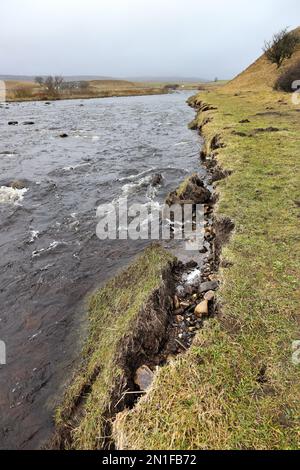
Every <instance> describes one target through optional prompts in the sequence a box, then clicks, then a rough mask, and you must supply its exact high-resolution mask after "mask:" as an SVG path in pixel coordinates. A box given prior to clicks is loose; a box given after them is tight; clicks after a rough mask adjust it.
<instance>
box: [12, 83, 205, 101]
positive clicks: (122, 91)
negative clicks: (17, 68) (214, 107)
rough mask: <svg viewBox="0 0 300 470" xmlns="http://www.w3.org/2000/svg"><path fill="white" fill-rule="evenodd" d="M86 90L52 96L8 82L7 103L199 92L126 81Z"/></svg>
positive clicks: (182, 86)
mask: <svg viewBox="0 0 300 470" xmlns="http://www.w3.org/2000/svg"><path fill="white" fill-rule="evenodd" d="M86 83H87V86H86V88H83V89H78V90H70V91H68V90H63V91H61V92H60V93H59V94H57V95H55V96H53V95H52V96H51V95H50V94H49V93H48V92H47V91H46V90H45V89H44V88H43V87H40V86H39V85H37V84H36V83H33V82H25V81H24V82H21V81H20V82H18V81H15V80H7V81H6V82H5V84H6V89H7V101H39V100H57V99H85V98H107V97H112V96H137V95H159V94H164V93H168V92H169V90H170V87H172V86H174V85H177V87H178V89H179V90H180V89H181V90H197V89H198V87H199V84H197V83H182V84H171V83H169V84H168V83H164V82H158V83H152V82H145V83H143V82H129V81H126V80H90V81H88V82H86Z"/></svg>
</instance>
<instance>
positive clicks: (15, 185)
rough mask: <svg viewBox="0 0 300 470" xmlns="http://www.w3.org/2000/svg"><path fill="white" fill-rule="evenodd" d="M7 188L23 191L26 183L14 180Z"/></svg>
mask: <svg viewBox="0 0 300 470" xmlns="http://www.w3.org/2000/svg"><path fill="white" fill-rule="evenodd" d="M8 186H9V187H10V188H13V189H24V188H26V183H25V182H24V181H20V180H14V181H10V183H9V184H8Z"/></svg>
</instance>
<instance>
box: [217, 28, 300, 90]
mask: <svg viewBox="0 0 300 470" xmlns="http://www.w3.org/2000/svg"><path fill="white" fill-rule="evenodd" d="M295 31H296V32H297V33H298V34H299V36H300V28H297V29H296V30H295ZM299 60H300V46H299V47H298V50H297V51H296V53H295V54H294V55H293V56H292V57H291V59H288V60H286V61H285V62H284V64H283V66H282V67H281V68H280V69H277V67H276V65H275V64H271V63H270V62H269V61H268V60H267V58H266V56H265V54H263V55H262V56H261V57H259V59H257V60H256V61H255V62H254V63H253V64H251V65H250V66H249V67H248V68H247V69H246V70H244V71H243V72H242V73H240V74H239V75H238V76H237V77H235V78H234V79H233V80H231V81H230V82H229V83H228V84H227V85H226V87H225V88H224V89H225V90H228V91H233V90H245V91H246V90H267V89H271V88H272V87H273V85H274V83H275V82H276V80H277V78H278V77H279V75H280V74H281V73H282V72H283V71H284V70H285V69H287V68H289V67H290V66H291V65H293V64H294V63H295V62H297V61H299Z"/></svg>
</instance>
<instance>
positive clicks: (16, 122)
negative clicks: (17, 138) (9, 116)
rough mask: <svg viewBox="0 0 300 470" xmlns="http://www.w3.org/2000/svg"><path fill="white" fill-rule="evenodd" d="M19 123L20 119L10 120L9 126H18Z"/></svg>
mask: <svg viewBox="0 0 300 470" xmlns="http://www.w3.org/2000/svg"><path fill="white" fill-rule="evenodd" d="M18 124H19V123H18V121H9V123H8V125H9V126H17V125H18Z"/></svg>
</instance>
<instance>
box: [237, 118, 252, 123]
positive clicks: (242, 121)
mask: <svg viewBox="0 0 300 470" xmlns="http://www.w3.org/2000/svg"><path fill="white" fill-rule="evenodd" d="M248 122H250V121H249V119H242V120H241V121H239V123H240V124H247V123H248Z"/></svg>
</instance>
